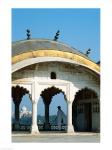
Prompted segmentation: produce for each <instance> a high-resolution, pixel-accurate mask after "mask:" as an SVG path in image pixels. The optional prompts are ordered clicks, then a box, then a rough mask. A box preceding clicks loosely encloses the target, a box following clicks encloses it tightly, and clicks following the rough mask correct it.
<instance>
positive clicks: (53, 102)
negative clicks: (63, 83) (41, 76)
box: [37, 86, 67, 132]
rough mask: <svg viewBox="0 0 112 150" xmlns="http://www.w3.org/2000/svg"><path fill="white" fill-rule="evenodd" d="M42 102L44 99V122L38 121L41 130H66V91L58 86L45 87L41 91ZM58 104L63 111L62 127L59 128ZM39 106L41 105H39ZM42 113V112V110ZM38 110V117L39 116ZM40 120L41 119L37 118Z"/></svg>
mask: <svg viewBox="0 0 112 150" xmlns="http://www.w3.org/2000/svg"><path fill="white" fill-rule="evenodd" d="M40 96H41V102H42V101H43V105H44V109H43V116H41V118H43V119H42V120H41V121H39V122H41V123H42V124H39V122H38V128H39V131H59V130H60V131H64V132H65V131H66V129H67V102H66V101H67V99H66V96H65V94H64V92H63V91H62V90H61V89H59V88H56V87H54V86H53V87H50V88H47V89H44V90H43V91H42V92H41V95H40ZM58 106H60V107H61V111H62V112H63V116H62V120H61V128H60V129H59V128H58V127H59V126H58V124H59V120H58ZM40 107H41V106H40ZM38 108H39V106H38ZM40 113H41V114H42V112H40ZM39 117H40V116H39V112H38V118H39ZM37 120H39V119H37Z"/></svg>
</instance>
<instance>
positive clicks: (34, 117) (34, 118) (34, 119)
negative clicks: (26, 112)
mask: <svg viewBox="0 0 112 150" xmlns="http://www.w3.org/2000/svg"><path fill="white" fill-rule="evenodd" d="M37 133H39V130H38V126H37V101H32V126H31V134H37Z"/></svg>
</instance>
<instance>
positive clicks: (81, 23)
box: [12, 9, 100, 114]
mask: <svg viewBox="0 0 112 150" xmlns="http://www.w3.org/2000/svg"><path fill="white" fill-rule="evenodd" d="M26 29H30V30H31V37H32V38H45V39H53V38H54V36H55V33H56V32H57V30H60V37H59V41H61V42H64V43H66V44H68V45H70V46H71V47H74V48H76V49H78V50H79V51H81V52H83V53H85V52H86V50H87V49H89V48H90V49H91V50H92V51H91V54H90V56H89V57H90V58H91V59H92V60H93V61H95V62H97V61H99V60H100V9H12V41H18V40H24V39H26ZM55 99H56V101H54V103H52V106H53V107H52V108H53V109H52V108H51V106H50V113H51V114H53V112H55V113H56V110H57V105H58V104H59V101H61V105H62V107H63V110H64V111H65V113H66V103H65V101H64V100H63V96H62V95H61V96H59V97H55ZM24 101H25V104H24ZM24 101H23V105H28V107H29V106H31V105H29V102H28V100H27V98H26V97H25V98H24ZM55 102H57V103H55ZM39 105H40V106H41V107H39V108H38V110H39V113H40V114H42V113H43V111H41V109H40V108H43V105H42V101H41V100H40V104H39ZM21 106H22V104H21ZM54 108H55V109H54ZM29 109H31V107H29ZM54 110H55V111H54Z"/></svg>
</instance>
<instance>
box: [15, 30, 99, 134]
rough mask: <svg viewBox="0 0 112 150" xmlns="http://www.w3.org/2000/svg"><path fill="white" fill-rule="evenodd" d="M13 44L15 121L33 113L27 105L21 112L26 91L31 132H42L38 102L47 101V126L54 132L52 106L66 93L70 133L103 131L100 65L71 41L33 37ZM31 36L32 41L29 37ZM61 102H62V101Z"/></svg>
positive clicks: (68, 131)
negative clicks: (55, 97) (50, 112)
mask: <svg viewBox="0 0 112 150" xmlns="http://www.w3.org/2000/svg"><path fill="white" fill-rule="evenodd" d="M27 33H28V38H27V40H22V41H16V42H13V44H12V100H13V102H14V105H15V113H14V114H15V120H16V122H15V124H16V125H17V127H19V125H20V118H21V116H24V115H26V114H28V115H31V114H30V113H29V112H28V110H27V108H26V107H23V108H22V110H21V112H19V107H20V103H21V101H22V98H23V96H24V95H25V94H27V95H29V98H30V100H31V105H32V117H31V119H32V123H31V130H30V131H31V134H40V132H41V131H40V130H39V126H38V124H37V116H38V113H37V112H38V111H37V109H38V107H37V106H38V101H39V97H40V96H41V97H42V99H43V103H44V106H45V107H44V109H45V110H44V112H45V115H44V116H45V117H44V129H45V131H49V132H50V131H51V130H50V129H51V128H50V127H51V124H50V119H49V118H50V116H49V107H50V104H51V102H52V98H53V96H55V95H57V94H59V93H62V94H63V95H64V98H65V101H66V105H67V128H66V132H67V133H75V132H81V131H83V132H94V131H95V132H100V66H99V65H98V64H97V63H95V62H93V61H92V60H91V59H90V58H89V57H87V56H88V55H89V54H90V49H89V50H88V51H87V52H86V55H87V56H86V55H85V54H83V53H80V52H79V51H77V50H76V49H75V48H72V47H71V46H68V45H67V44H64V43H61V42H58V41H57V39H58V37H59V33H60V32H59V31H57V33H56V35H55V37H54V40H48V39H30V32H29V31H28V32H27ZM28 39H30V40H28ZM59 105H60V104H59Z"/></svg>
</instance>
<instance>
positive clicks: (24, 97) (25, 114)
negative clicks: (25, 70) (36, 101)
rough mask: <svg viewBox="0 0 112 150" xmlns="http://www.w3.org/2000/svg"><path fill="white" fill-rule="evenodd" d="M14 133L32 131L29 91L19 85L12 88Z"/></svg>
mask: <svg viewBox="0 0 112 150" xmlns="http://www.w3.org/2000/svg"><path fill="white" fill-rule="evenodd" d="M12 100H13V104H14V105H13V107H12V114H13V122H12V131H30V128H31V121H32V104H31V101H30V95H29V91H28V90H27V89H26V88H24V87H21V86H19V85H17V86H13V87H12Z"/></svg>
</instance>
